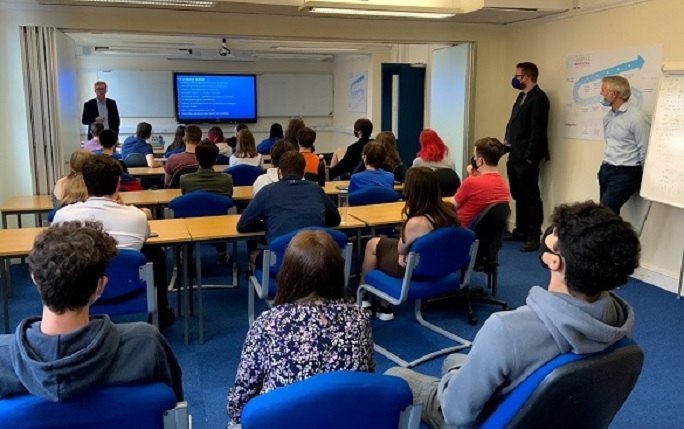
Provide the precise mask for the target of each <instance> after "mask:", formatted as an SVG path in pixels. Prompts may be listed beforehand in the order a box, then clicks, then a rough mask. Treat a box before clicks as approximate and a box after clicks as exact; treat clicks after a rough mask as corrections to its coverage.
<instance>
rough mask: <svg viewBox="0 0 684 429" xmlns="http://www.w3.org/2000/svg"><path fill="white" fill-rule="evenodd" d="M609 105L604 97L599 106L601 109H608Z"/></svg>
mask: <svg viewBox="0 0 684 429" xmlns="http://www.w3.org/2000/svg"><path fill="white" fill-rule="evenodd" d="M610 103H611V101H608V99H607V98H605V97H604V98H603V99H602V100H601V105H602V106H603V107H610Z"/></svg>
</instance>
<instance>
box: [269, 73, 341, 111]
mask: <svg viewBox="0 0 684 429" xmlns="http://www.w3.org/2000/svg"><path fill="white" fill-rule="evenodd" d="M332 112H333V77H332V75H331V74H294V73H289V74H286V73H282V74H277V73H276V74H263V75H259V76H257V114H258V116H332Z"/></svg>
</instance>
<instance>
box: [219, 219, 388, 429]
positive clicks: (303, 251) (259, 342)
mask: <svg viewBox="0 0 684 429" xmlns="http://www.w3.org/2000/svg"><path fill="white" fill-rule="evenodd" d="M277 280H278V291H277V293H276V297H275V306H274V307H273V308H272V309H271V310H268V311H266V312H264V313H262V314H261V315H260V316H259V317H258V318H257V319H256V320H255V321H254V324H253V325H252V326H251V327H250V329H249V332H248V333H247V338H246V339H245V344H244V346H243V349H242V356H241V358H240V364H239V365H238V369H237V375H236V377H235V384H234V386H233V387H232V388H231V389H230V391H229V392H228V415H229V416H230V418H231V419H232V421H231V423H230V424H229V425H228V427H231V425H237V424H239V423H240V415H241V414H242V409H243V408H244V406H245V405H246V404H247V402H249V400H250V399H252V398H253V397H255V396H257V395H259V394H261V393H266V392H269V391H271V390H274V389H276V388H278V387H282V386H285V385H288V384H290V383H294V382H296V381H301V380H304V379H307V378H309V377H311V376H314V375H316V374H321V373H325V372H333V371H340V370H355V371H366V372H373V371H375V355H374V352H373V338H372V333H371V327H370V323H369V320H368V315H367V314H366V313H365V312H364V310H363V309H362V308H361V307H360V306H358V305H357V304H355V303H353V302H350V301H347V300H346V299H345V298H344V261H343V259H342V254H341V252H340V249H339V246H338V245H337V244H336V243H335V241H333V239H332V238H331V237H330V236H329V235H328V234H327V233H326V232H325V231H321V230H306V231H302V232H300V233H298V234H297V235H295V236H294V238H293V239H292V241H291V242H290V244H289V246H288V247H287V250H286V252H285V257H284V259H283V265H282V268H281V270H280V273H279V275H278V279H277Z"/></svg>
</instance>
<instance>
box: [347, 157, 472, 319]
mask: <svg viewBox="0 0 684 429" xmlns="http://www.w3.org/2000/svg"><path fill="white" fill-rule="evenodd" d="M352 177H354V176H352ZM404 197H406V204H405V205H404V208H403V210H402V217H403V218H405V219H406V220H404V223H403V224H402V225H401V234H400V238H399V240H397V239H396V238H379V237H375V238H371V239H370V240H368V243H367V244H366V253H365V255H364V258H363V266H362V267H361V283H363V282H364V281H365V275H366V273H368V272H369V271H371V270H375V269H380V270H381V271H383V272H384V273H385V274H387V275H389V276H392V277H398V278H401V277H404V273H405V271H406V258H407V257H408V254H409V252H410V251H411V245H412V244H413V242H414V241H416V239H418V238H420V237H422V236H424V235H425V234H427V233H429V232H432V231H433V230H435V229H438V228H442V227H445V226H460V225H461V222H459V220H458V217H457V216H456V212H455V211H454V209H453V207H452V206H451V205H450V204H448V203H445V202H444V201H442V194H441V193H440V190H439V182H438V180H437V174H436V173H435V172H434V171H433V170H432V169H431V168H428V167H415V168H411V169H409V170H408V172H407V173H406V184H405V185H404ZM364 301H365V302H364V303H363V304H364V307H370V306H371V304H370V302H368V301H367V300H365V299H364ZM375 316H376V317H377V318H378V319H380V320H385V321H388V320H392V319H394V313H393V312H392V305H390V304H389V303H388V302H386V301H384V300H382V301H381V302H380V304H379V306H378V307H377V309H376V311H375Z"/></svg>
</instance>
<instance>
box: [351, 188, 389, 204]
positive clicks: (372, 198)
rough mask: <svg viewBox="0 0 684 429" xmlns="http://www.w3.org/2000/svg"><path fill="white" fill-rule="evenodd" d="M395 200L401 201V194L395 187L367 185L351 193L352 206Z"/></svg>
mask: <svg viewBox="0 0 684 429" xmlns="http://www.w3.org/2000/svg"><path fill="white" fill-rule="evenodd" d="M395 201H399V194H397V192H396V191H395V190H394V189H390V188H385V187H384V186H367V187H365V188H361V189H359V190H357V191H354V192H352V193H351V194H349V205H350V206H365V205H368V204H382V203H393V202H395Z"/></svg>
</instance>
